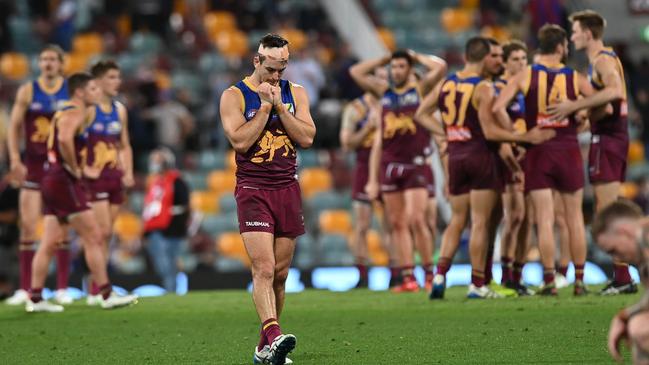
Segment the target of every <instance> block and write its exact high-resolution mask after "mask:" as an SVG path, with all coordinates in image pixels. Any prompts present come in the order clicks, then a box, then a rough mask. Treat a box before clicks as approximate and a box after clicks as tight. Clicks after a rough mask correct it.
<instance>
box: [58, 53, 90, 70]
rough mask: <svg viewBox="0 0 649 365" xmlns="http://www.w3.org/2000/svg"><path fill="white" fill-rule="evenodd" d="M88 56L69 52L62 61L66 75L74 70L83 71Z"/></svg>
mask: <svg viewBox="0 0 649 365" xmlns="http://www.w3.org/2000/svg"><path fill="white" fill-rule="evenodd" d="M89 58H90V57H89V55H88V54H85V53H70V54H68V55H66V56H65V62H64V63H63V72H64V73H65V74H66V75H70V74H73V73H75V72H81V71H84V70H85V69H86V66H87V65H88V59H89Z"/></svg>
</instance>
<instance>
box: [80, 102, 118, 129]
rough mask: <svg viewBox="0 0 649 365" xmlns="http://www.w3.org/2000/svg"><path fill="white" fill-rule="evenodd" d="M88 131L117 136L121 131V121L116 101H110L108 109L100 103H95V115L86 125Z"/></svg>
mask: <svg viewBox="0 0 649 365" xmlns="http://www.w3.org/2000/svg"><path fill="white" fill-rule="evenodd" d="M87 131H88V133H91V134H94V135H101V136H106V137H109V136H119V135H121V133H122V123H121V122H120V120H119V111H118V108H117V102H116V101H112V102H111V104H110V109H109V110H104V109H103V108H102V107H101V105H99V104H97V105H95V116H94V118H93V120H92V122H91V123H90V124H89V125H88V129H87Z"/></svg>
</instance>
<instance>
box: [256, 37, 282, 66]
mask: <svg viewBox="0 0 649 365" xmlns="http://www.w3.org/2000/svg"><path fill="white" fill-rule="evenodd" d="M259 45H260V46H263V47H264V48H282V47H284V46H288V41H287V40H286V38H284V37H282V36H281V35H279V34H274V33H268V34H266V35H265V36H263V37H261V39H260V40H259ZM257 57H259V62H260V63H262V62H264V60H265V59H266V56H264V55H261V54H259V53H257Z"/></svg>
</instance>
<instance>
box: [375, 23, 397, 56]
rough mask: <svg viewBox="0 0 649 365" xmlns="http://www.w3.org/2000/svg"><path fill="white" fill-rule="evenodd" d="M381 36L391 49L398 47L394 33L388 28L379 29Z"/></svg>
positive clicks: (386, 45)
mask: <svg viewBox="0 0 649 365" xmlns="http://www.w3.org/2000/svg"><path fill="white" fill-rule="evenodd" d="M378 33H379V38H380V39H381V41H383V44H384V45H385V47H386V48H387V49H389V50H390V51H394V50H395V49H397V41H396V40H395V39H394V34H393V33H392V31H391V30H390V29H388V28H379V29H378Z"/></svg>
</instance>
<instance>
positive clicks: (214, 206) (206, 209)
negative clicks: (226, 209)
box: [191, 191, 219, 214]
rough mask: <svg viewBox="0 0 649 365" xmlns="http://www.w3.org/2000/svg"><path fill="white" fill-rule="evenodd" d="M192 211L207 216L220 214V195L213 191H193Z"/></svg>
mask: <svg viewBox="0 0 649 365" xmlns="http://www.w3.org/2000/svg"><path fill="white" fill-rule="evenodd" d="M191 207H192V210H196V211H199V212H201V213H205V214H217V213H219V194H218V193H215V192H213V191H193V192H192V194H191Z"/></svg>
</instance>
